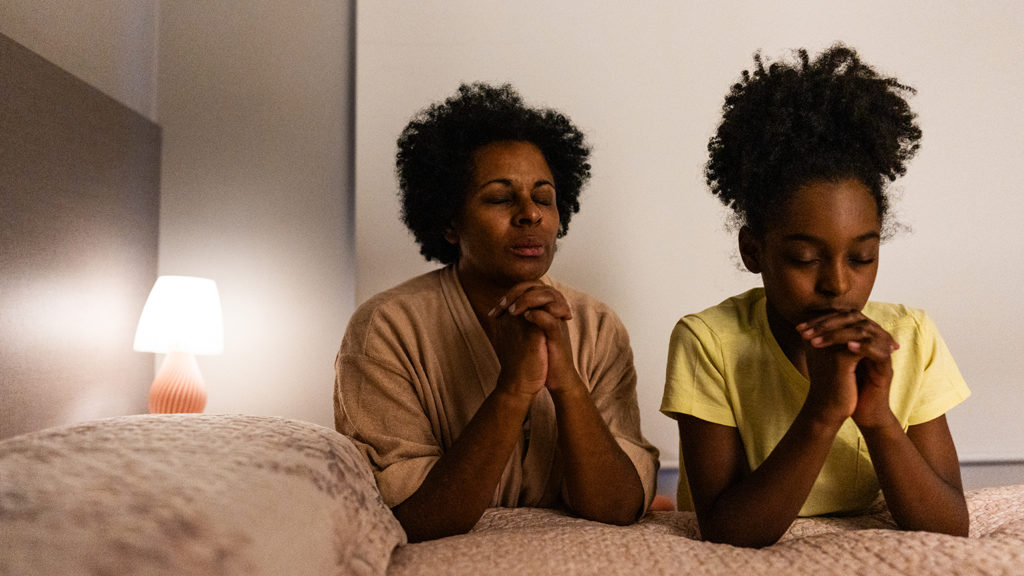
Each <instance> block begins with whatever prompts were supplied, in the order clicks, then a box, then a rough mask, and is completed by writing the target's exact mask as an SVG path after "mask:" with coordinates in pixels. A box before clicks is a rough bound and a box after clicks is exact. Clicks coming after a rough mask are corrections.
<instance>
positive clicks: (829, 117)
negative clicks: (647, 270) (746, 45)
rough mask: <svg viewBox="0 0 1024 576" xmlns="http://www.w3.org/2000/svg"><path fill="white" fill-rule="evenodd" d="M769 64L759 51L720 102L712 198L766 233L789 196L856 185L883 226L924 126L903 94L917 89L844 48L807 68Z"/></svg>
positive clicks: (803, 58)
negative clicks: (829, 184) (821, 184)
mask: <svg viewBox="0 0 1024 576" xmlns="http://www.w3.org/2000/svg"><path fill="white" fill-rule="evenodd" d="M797 54H798V56H799V62H798V63H796V64H786V63H780V62H774V63H771V64H770V65H769V66H767V67H766V65H765V62H764V60H763V59H762V58H761V54H760V52H758V53H756V54H755V55H754V63H755V67H754V71H753V72H750V71H746V70H744V71H743V76H742V79H741V80H740V81H739V82H738V83H736V84H734V85H733V86H732V88H731V90H730V92H729V94H728V95H727V96H726V98H725V104H724V105H723V107H722V109H723V116H722V123H721V124H720V125H719V126H718V131H717V133H716V134H715V135H714V137H712V138H711V140H710V142H709V143H708V152H709V153H710V159H709V160H708V163H707V165H706V166H705V171H704V174H705V177H706V178H707V183H708V186H710V188H711V193H712V194H714V195H715V196H717V197H718V199H719V200H721V201H722V203H723V204H725V205H726V206H728V207H729V208H731V209H732V210H733V211H734V212H735V214H736V216H737V217H738V218H739V220H740V222H741V223H742V224H744V225H746V226H747V227H749V228H750V229H751V231H752V232H753V233H754V234H757V235H762V234H763V233H764V231H765V224H766V220H768V219H769V218H771V217H772V216H773V215H774V214H775V213H776V211H777V210H779V209H780V208H781V207H782V205H783V204H784V203H785V201H786V199H787V198H788V195H789V194H790V193H792V192H793V191H795V190H796V189H797V188H799V187H800V186H802V185H804V184H806V183H808V182H811V181H813V180H819V179H824V180H832V181H835V180H839V179H844V178H855V179H857V180H859V181H861V182H863V183H864V185H866V186H867V187H868V188H869V189H870V190H871V193H872V195H873V196H874V198H875V202H876V204H877V205H878V216H879V219H880V220H882V221H883V222H884V221H885V216H886V213H887V211H888V201H887V198H886V194H885V186H886V183H887V182H891V181H893V180H895V179H896V178H898V177H900V176H902V175H903V174H905V173H906V171H907V168H906V164H907V162H908V161H909V160H910V159H911V158H912V157H913V156H914V154H915V153H916V152H917V150H918V148H919V147H920V140H921V129H920V128H919V127H918V125H917V123H916V122H915V118H916V115H915V114H914V113H913V112H912V111H911V110H910V106H909V104H907V101H906V100H905V98H904V96H905V95H912V94H914V93H915V91H914V89H913V88H910V87H909V86H905V85H903V84H901V83H899V82H898V81H897V80H896V79H895V78H886V77H882V76H879V75H878V73H876V72H875V70H874V69H872V68H871V67H870V66H868V65H867V64H865V63H863V62H862V61H861V60H860V58H859V57H858V56H857V52H856V51H855V50H853V49H852V48H849V47H847V46H845V45H843V44H836V45H834V46H832V47H831V48H829V49H828V50H826V51H825V52H823V53H822V54H821V55H820V56H819V57H818V58H817V59H816V60H814V61H813V62H812V61H810V59H809V58H808V56H807V51H806V50H799V51H798V52H797Z"/></svg>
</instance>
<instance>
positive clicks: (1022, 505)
mask: <svg viewBox="0 0 1024 576" xmlns="http://www.w3.org/2000/svg"><path fill="white" fill-rule="evenodd" d="M968 506H969V508H970V513H971V536H970V538H957V537H953V536H944V535H940V534H930V533H925V532H904V531H899V530H896V529H895V525H894V523H893V521H892V518H891V517H890V516H889V514H888V512H887V511H885V509H884V506H878V507H877V508H876V509H875V510H873V511H872V512H871V513H869V514H865V515H863V516H854V517H847V518H805V519H799V520H797V521H796V522H795V523H794V524H793V526H792V527H791V528H790V530H789V531H788V532H787V533H786V534H785V535H784V536H783V537H782V539H781V540H780V541H779V542H778V543H777V544H775V545H774V546H771V547H768V548H764V549H760V550H753V549H745V548H736V547H733V546H729V545H726V544H712V543H708V542H701V541H699V540H696V538H697V535H698V531H697V520H696V517H695V516H694V515H693V514H692V513H686V512H652V513H649V514H648V515H647V516H646V517H644V518H643V519H642V520H640V522H639V523H637V524H636V525H634V526H626V527H620V526H609V525H606V524H600V523H597V522H590V521H587V520H580V519H578V518H572V517H570V516H566V515H564V514H560V513H558V512H554V511H551V510H538V509H493V510H489V511H488V512H487V513H486V514H485V515H484V517H483V518H482V519H481V520H480V522H479V523H478V524H477V526H476V527H475V528H474V529H473V531H472V532H470V533H469V534H466V535H462V536H454V537H450V538H445V539H442V540H437V541H433V542H423V543H417V544H409V545H405V546H401V547H399V548H398V549H397V550H395V552H394V554H393V555H392V560H391V566H390V568H389V569H388V574H390V575H392V576H400V575H401V576H406V575H413V574H453V575H458V574H465V575H471V574H473V575H475V574H537V575H542V574H543V575H549V574H601V575H615V574H623V575H625V574H629V575H635V574H640V575H644V576H651V575H656V574H687V575H702V574H706V575H730V576H731V575H736V574H743V575H746V574H787V575H800V574H807V575H814V576H821V575H822V574H832V575H840V574H842V575H846V574H864V575H872V576H876V575H882V574H894V575H896V574H900V575H902V574H909V575H914V576H919V575H928V574H936V575H938V574H942V575H947V574H1024V485H1021V486H1009V487H1004V488H990V489H985V490H979V491H975V492H971V493H969V494H968Z"/></svg>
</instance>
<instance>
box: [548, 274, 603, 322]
mask: <svg viewBox="0 0 1024 576" xmlns="http://www.w3.org/2000/svg"><path fill="white" fill-rule="evenodd" d="M544 280H545V281H546V282H547V283H548V284H550V285H551V286H553V287H554V288H555V289H556V290H558V291H559V292H560V293H561V294H562V296H564V297H565V301H566V302H568V303H569V308H571V309H572V312H573V316H576V313H577V311H579V312H580V313H583V314H586V315H593V316H608V317H611V318H614V319H615V320H616V321H618V319H619V317H618V314H616V313H615V309H614V308H612V307H611V306H609V305H608V304H606V303H605V302H604V301H602V300H601V299H599V298H597V297H596V296H594V295H593V294H590V293H588V292H584V291H583V290H580V289H578V288H576V287H574V286H571V285H569V284H566V283H564V282H560V281H558V280H556V279H554V278H552V277H550V276H545V277H544Z"/></svg>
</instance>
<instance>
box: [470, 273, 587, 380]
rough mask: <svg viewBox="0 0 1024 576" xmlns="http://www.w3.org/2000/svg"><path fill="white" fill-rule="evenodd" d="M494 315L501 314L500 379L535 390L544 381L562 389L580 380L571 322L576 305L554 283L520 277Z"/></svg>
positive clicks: (497, 346) (498, 335)
mask: <svg viewBox="0 0 1024 576" xmlns="http://www.w3.org/2000/svg"><path fill="white" fill-rule="evenodd" d="M488 316H489V317H491V318H493V319H494V320H495V330H496V334H495V336H496V337H495V341H494V344H495V346H494V348H495V352H496V353H497V355H498V360H499V362H500V363H501V367H502V378H501V379H500V380H501V382H499V385H505V386H508V387H509V388H508V390H509V391H511V392H517V393H524V394H530V395H533V394H535V393H537V392H538V391H540V390H541V389H542V388H544V387H547V388H548V389H549V390H550V391H552V392H556V391H558V390H559V389H560V388H562V387H564V386H566V385H568V383H570V382H572V381H574V380H578V375H577V372H576V367H575V365H574V363H573V359H572V348H571V343H570V341H569V329H568V325H567V321H569V320H571V319H572V310H571V309H570V307H569V303H568V302H566V300H565V297H564V296H563V295H562V294H561V293H560V292H559V291H558V290H556V289H555V288H554V287H552V286H549V285H547V284H544V283H543V282H541V281H539V280H531V281H527V282H520V283H519V284H516V285H515V286H513V287H512V288H511V289H510V290H509V291H508V292H507V293H506V294H505V295H504V296H503V297H502V298H501V300H500V301H499V302H498V303H497V304H496V305H495V306H494V308H492V309H491V310H490V311H489V312H488Z"/></svg>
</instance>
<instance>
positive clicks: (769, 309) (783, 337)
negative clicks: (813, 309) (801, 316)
mask: <svg viewBox="0 0 1024 576" xmlns="http://www.w3.org/2000/svg"><path fill="white" fill-rule="evenodd" d="M765 313H766V314H767V316H768V328H769V329H770V330H771V333H772V337H774V338H775V342H776V343H778V345H779V348H781V349H782V353H783V354H785V355H786V358H788V359H789V361H790V363H791V364H793V367H794V368H796V369H797V371H799V372H800V373H801V374H803V375H804V377H807V376H808V371H807V347H806V344H805V343H804V340H803V338H801V337H800V333H799V332H797V331H796V327H795V326H793V325H792V324H790V323H789V322H787V321H786V319H785V318H783V317H782V316H781V315H780V314H779V313H778V312H776V311H775V308H774V307H773V306H772V305H771V302H767V303H766V305H765Z"/></svg>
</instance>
